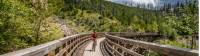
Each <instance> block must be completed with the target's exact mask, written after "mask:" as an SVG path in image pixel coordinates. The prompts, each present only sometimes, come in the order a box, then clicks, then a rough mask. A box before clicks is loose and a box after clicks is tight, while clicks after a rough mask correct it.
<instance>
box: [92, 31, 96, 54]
mask: <svg viewBox="0 0 200 56" xmlns="http://www.w3.org/2000/svg"><path fill="white" fill-rule="evenodd" d="M96 38H97V34H96V32H95V31H93V33H92V36H91V40H92V41H93V44H92V51H95V48H96V44H97V42H96Z"/></svg>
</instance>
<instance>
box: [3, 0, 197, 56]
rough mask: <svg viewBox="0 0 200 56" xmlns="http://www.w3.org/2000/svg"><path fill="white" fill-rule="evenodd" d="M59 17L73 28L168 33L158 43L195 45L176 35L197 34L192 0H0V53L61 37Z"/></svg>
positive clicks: (195, 8) (89, 30)
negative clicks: (137, 2) (145, 1)
mask: <svg viewBox="0 0 200 56" xmlns="http://www.w3.org/2000/svg"><path fill="white" fill-rule="evenodd" d="M55 17H57V18H55ZM60 20H65V23H66V24H67V25H69V27H70V28H73V29H74V30H75V31H76V32H78V33H82V32H92V31H93V30H95V31H98V32H137V33H147V32H156V33H159V34H163V35H167V36H169V37H170V39H169V40H167V42H162V41H159V43H160V44H169V45H173V46H178V47H182V48H191V49H196V48H197V47H193V46H192V45H187V44H185V43H182V42H181V40H179V38H183V36H185V35H189V36H192V35H195V34H198V23H199V21H198V1H197V0H192V1H190V2H187V3H186V4H178V5H177V6H176V7H175V8H171V7H170V6H169V5H167V4H166V5H165V6H164V8H161V9H158V10H151V9H145V8H139V7H131V6H126V5H123V4H117V3H113V2H110V1H105V0H0V33H1V34H0V54H4V53H7V52H11V51H16V50H19V49H24V48H28V47H32V46H36V45H39V44H43V43H46V42H49V41H52V40H55V39H59V38H62V37H63V35H64V33H63V31H62V30H61V27H60V23H59V22H58V21H60ZM178 40H179V41H178ZM187 40H188V41H190V38H189V39H187Z"/></svg>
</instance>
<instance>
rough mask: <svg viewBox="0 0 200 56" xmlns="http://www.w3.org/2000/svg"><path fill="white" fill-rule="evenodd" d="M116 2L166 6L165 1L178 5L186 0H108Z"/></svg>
mask: <svg viewBox="0 0 200 56" xmlns="http://www.w3.org/2000/svg"><path fill="white" fill-rule="evenodd" d="M108 1H111V2H115V3H122V4H123V2H128V3H133V5H136V4H145V5H146V6H147V5H148V4H151V5H152V6H153V7H162V6H164V3H167V4H171V5H176V4H177V3H178V2H180V3H184V2H185V1H186V0H108Z"/></svg>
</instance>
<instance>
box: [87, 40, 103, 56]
mask: <svg viewBox="0 0 200 56" xmlns="http://www.w3.org/2000/svg"><path fill="white" fill-rule="evenodd" d="M104 39H105V38H98V39H97V45H96V50H95V52H93V51H90V50H92V44H93V42H90V43H89V44H88V46H87V47H86V48H85V51H84V54H83V56H103V55H102V53H101V50H100V42H101V41H103V40H104Z"/></svg>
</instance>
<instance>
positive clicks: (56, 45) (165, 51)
mask: <svg viewBox="0 0 200 56" xmlns="http://www.w3.org/2000/svg"><path fill="white" fill-rule="evenodd" d="M90 35H91V33H80V34H74V35H71V36H67V37H64V38H61V39H58V40H54V41H51V42H48V43H45V44H41V45H38V46H34V47H31V48H26V49H22V50H18V51H14V52H10V53H6V54H3V55H0V56H151V55H150V54H151V53H157V54H159V55H160V56H198V50H191V49H184V48H177V47H173V46H168V45H161V44H156V43H153V41H155V40H158V39H164V38H165V36H162V35H159V34H156V33H114V32H108V33H103V32H99V33H97V35H98V39H97V46H96V50H95V52H92V51H90V49H91V46H92V41H90Z"/></svg>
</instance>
